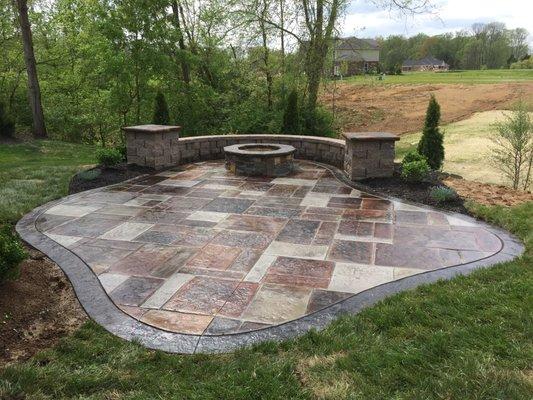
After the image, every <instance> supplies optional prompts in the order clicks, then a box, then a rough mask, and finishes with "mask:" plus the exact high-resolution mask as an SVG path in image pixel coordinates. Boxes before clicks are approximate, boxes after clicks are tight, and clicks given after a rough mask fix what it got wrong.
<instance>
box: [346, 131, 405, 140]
mask: <svg viewBox="0 0 533 400" xmlns="http://www.w3.org/2000/svg"><path fill="white" fill-rule="evenodd" d="M342 135H343V136H344V137H345V138H346V139H348V140H354V141H379V140H394V141H396V140H400V137H399V136H398V135H395V134H394V133H389V132H343V134H342Z"/></svg>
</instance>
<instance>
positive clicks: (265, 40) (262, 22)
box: [259, 0, 273, 111]
mask: <svg viewBox="0 0 533 400" xmlns="http://www.w3.org/2000/svg"><path fill="white" fill-rule="evenodd" d="M267 11H268V3H267V0H264V1H263V10H262V15H261V17H262V18H261V20H260V21H259V24H260V27H261V36H262V38H263V63H264V64H265V77H266V82H267V106H268V111H272V84H273V79H272V73H271V72H270V62H269V56H270V50H269V49H268V38H267V31H266V26H265V19H266V16H267Z"/></svg>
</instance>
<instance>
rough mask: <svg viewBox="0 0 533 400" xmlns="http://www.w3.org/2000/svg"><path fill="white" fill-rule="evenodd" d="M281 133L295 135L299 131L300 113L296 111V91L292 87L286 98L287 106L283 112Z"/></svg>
mask: <svg viewBox="0 0 533 400" xmlns="http://www.w3.org/2000/svg"><path fill="white" fill-rule="evenodd" d="M281 133H285V134H287V135H297V134H299V133H300V113H299V112H298V92H296V89H292V90H291V92H290V93H289V97H288V98H287V107H286V108H285V113H284V114H283V126H282V127H281Z"/></svg>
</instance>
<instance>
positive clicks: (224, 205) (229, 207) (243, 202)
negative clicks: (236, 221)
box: [202, 197, 254, 214]
mask: <svg viewBox="0 0 533 400" xmlns="http://www.w3.org/2000/svg"><path fill="white" fill-rule="evenodd" d="M253 203H254V201H253V200H248V199H235V198H225V197H217V198H216V199H214V200H212V201H211V202H210V203H209V204H207V205H206V206H204V207H203V208H202V210H203V211H215V212H223V213H231V214H242V213H243V212H245V211H246V210H247V209H248V208H250V206H251V205H252V204H253Z"/></svg>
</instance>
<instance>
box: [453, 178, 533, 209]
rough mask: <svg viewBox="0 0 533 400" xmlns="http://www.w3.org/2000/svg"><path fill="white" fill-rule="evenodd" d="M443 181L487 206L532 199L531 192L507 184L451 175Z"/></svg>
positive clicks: (508, 204) (464, 195) (463, 195)
mask: <svg viewBox="0 0 533 400" xmlns="http://www.w3.org/2000/svg"><path fill="white" fill-rule="evenodd" d="M444 183H446V185H448V186H449V187H452V188H453V189H454V190H455V191H456V192H457V193H458V194H459V196H461V197H463V198H465V199H469V200H472V201H475V202H476V203H480V204H485V205H488V206H495V205H498V206H516V205H518V204H522V203H525V202H527V201H533V193H529V192H524V191H520V190H513V189H511V188H509V187H507V186H501V185H491V184H488V183H479V182H473V181H468V180H466V179H458V178H451V177H450V178H446V179H445V180H444Z"/></svg>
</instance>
